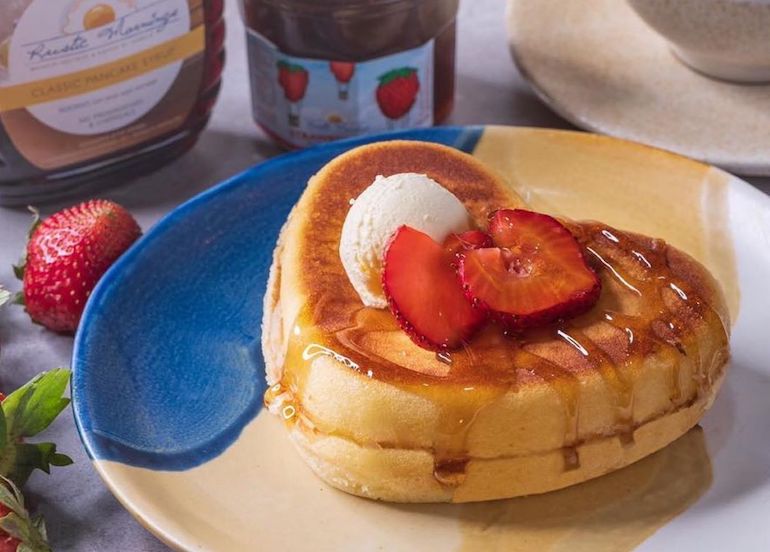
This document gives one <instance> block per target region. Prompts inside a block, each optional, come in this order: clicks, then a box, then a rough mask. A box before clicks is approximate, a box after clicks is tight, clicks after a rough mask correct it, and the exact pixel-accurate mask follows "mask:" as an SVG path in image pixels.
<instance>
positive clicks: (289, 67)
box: [276, 60, 307, 73]
mask: <svg viewBox="0 0 770 552" xmlns="http://www.w3.org/2000/svg"><path fill="white" fill-rule="evenodd" d="M276 65H277V66H278V69H279V70H281V71H288V72H289V73H307V69H305V68H304V67H302V66H301V65H297V64H296V63H289V62H288V61H285V60H281V61H279V62H278V63H276Z"/></svg>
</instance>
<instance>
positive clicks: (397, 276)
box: [382, 226, 486, 351]
mask: <svg viewBox="0 0 770 552" xmlns="http://www.w3.org/2000/svg"><path fill="white" fill-rule="evenodd" d="M382 287H383V289H384V290H385V296H386V297H387V298H388V304H389V305H390V310H391V312H392V313H393V315H394V316H395V317H396V320H398V323H399V325H400V326H401V328H402V329H403V330H404V331H405V332H406V333H407V334H408V335H409V337H410V338H411V339H412V341H414V342H415V343H416V344H417V345H419V346H420V347H423V348H425V349H430V350H434V351H436V350H442V349H452V348H455V347H459V346H460V345H462V343H463V342H464V341H467V340H468V339H469V338H470V337H471V336H472V335H473V333H474V332H475V331H476V330H477V329H478V328H479V327H480V326H481V324H483V323H484V321H485V320H486V313H485V312H484V311H482V310H480V309H476V308H474V307H473V305H472V304H471V303H470V301H468V299H467V298H466V297H465V295H464V293H463V290H462V287H461V286H460V284H459V283H458V281H457V276H456V274H455V271H454V269H453V268H452V267H451V266H450V263H449V259H448V256H447V252H446V251H445V250H444V248H443V247H442V246H441V245H440V244H438V243H436V242H435V241H433V239H432V238H431V237H430V236H428V235H427V234H423V233H422V232H420V231H418V230H415V229H414V228H410V227H409V226H401V227H400V228H399V229H398V230H396V232H395V233H394V234H393V236H392V237H391V238H390V241H389V242H388V244H387V246H386V247H385V259H384V267H383V272H382Z"/></svg>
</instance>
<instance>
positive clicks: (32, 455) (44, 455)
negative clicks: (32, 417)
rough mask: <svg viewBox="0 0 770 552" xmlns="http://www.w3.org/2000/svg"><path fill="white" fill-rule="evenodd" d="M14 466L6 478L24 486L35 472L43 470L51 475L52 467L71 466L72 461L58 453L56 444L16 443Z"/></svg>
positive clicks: (14, 445)
mask: <svg viewBox="0 0 770 552" xmlns="http://www.w3.org/2000/svg"><path fill="white" fill-rule="evenodd" d="M12 446H13V447H14V455H13V464H12V465H11V466H10V468H9V469H8V470H3V471H7V474H6V477H7V478H8V479H10V480H11V481H13V482H15V483H18V484H19V485H23V484H24V483H25V482H26V481H27V479H29V476H30V475H31V474H32V472H33V471H35V470H36V469H39V470H42V471H44V472H45V473H51V466H69V465H70V464H72V459H71V458H70V457H69V456H67V455H66V454H61V453H58V452H56V445H55V444H54V443H14V444H13V445H12Z"/></svg>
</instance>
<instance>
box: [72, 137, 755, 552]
mask: <svg viewBox="0 0 770 552" xmlns="http://www.w3.org/2000/svg"><path fill="white" fill-rule="evenodd" d="M394 137H397V138H406V139H418V140H428V141H433V142H439V143H443V144H447V145H450V146H452V147H455V148H458V149H461V150H463V151H466V152H468V153H470V154H472V155H474V156H475V157H477V158H479V159H480V160H481V161H482V162H484V163H486V164H488V165H489V166H491V167H492V168H493V169H496V170H497V171H499V172H500V173H501V174H502V175H503V176H504V177H506V179H507V180H508V181H509V182H510V184H511V186H513V187H514V188H515V189H516V190H517V191H518V192H519V193H520V194H521V195H522V196H523V197H525V198H526V199H527V201H528V202H529V203H530V205H531V206H532V207H533V208H534V209H538V210H542V211H547V212H551V213H554V214H559V215H564V216H570V217H575V218H596V219H600V220H604V221H605V222H607V223H609V224H612V225H615V226H618V227H621V228H625V229H629V230H636V231H640V232H645V233H647V234H651V235H657V236H660V237H663V238H665V239H667V240H668V241H670V242H671V243H673V244H674V245H677V246H679V247H681V248H683V249H684V250H686V251H688V252H690V253H691V254H692V255H694V256H695V257H697V258H698V259H700V260H701V261H702V262H704V263H705V264H706V265H707V266H709V267H710V268H711V269H712V271H713V272H714V274H715V275H716V276H717V277H718V278H719V279H720V281H722V282H723V285H724V287H725V290H726V293H727V296H728V299H729V302H730V303H731V308H732V312H733V313H734V315H735V318H736V319H735V325H734V336H733V349H734V363H733V364H734V366H733V369H732V373H731V374H730V376H729V377H728V380H727V383H726V385H725V388H724V389H723V391H722V393H721V395H720V397H719V399H718V400H717V402H716V404H715V406H714V407H713V409H712V411H711V412H710V413H709V415H708V416H707V418H706V420H705V421H704V424H703V426H704V431H699V430H694V431H692V432H690V433H689V434H688V435H686V436H685V437H683V438H682V439H680V440H679V441H677V442H676V443H674V444H672V445H671V446H669V447H667V448H666V449H664V450H663V451H661V452H659V453H656V454H655V455H653V456H651V457H649V458H647V459H645V460H643V461H641V462H639V463H637V464H635V465H633V466H631V467H629V468H627V469H624V470H621V471H620V472H616V473H613V474H611V475H609V476H605V477H603V478H600V479H598V480H595V481H592V482H589V483H586V484H584V485H580V486H577V487H574V488H571V489H567V490H565V491H560V492H556V493H551V494H549V495H545V496H541V497H532V498H524V499H515V500H509V501H498V502H494V503H488V504H474V505H462V506H452V505H423V506H403V505H401V506H399V505H388V504H383V503H376V502H371V501H367V500H363V499H358V498H355V497H351V496H348V495H345V494H343V493H340V492H338V491H335V490H332V489H329V488H327V487H325V486H324V485H323V484H322V483H321V482H320V481H318V480H316V479H315V478H314V476H313V475H312V474H311V473H310V471H309V470H308V469H307V468H306V467H305V465H304V464H303V463H302V462H301V461H300V460H299V458H298V457H297V455H296V454H295V452H294V451H293V450H292V449H291V447H290V446H289V444H288V439H287V438H286V436H285V435H284V433H283V428H282V427H281V426H280V423H279V422H278V421H277V420H274V419H272V417H271V416H270V415H269V414H268V413H267V412H265V411H263V410H262V408H261V405H262V395H263V393H264V390H265V384H264V363H263V359H262V354H261V349H260V344H259V341H260V325H261V318H262V297H263V294H264V290H265V285H266V281H267V274H268V270H269V265H270V261H271V256H272V251H273V247H274V245H275V241H276V238H277V236H278V232H279V230H280V228H281V226H282V224H283V222H284V221H285V219H286V216H287V214H288V213H289V210H290V209H291V207H292V206H293V205H294V203H295V202H296V201H297V199H298V198H299V196H300V195H301V193H302V191H303V189H304V187H305V183H306V182H307V180H308V178H309V177H310V176H311V175H312V174H314V173H315V172H316V171H317V170H318V169H319V168H320V167H321V166H323V165H324V164H325V163H326V162H328V161H329V160H331V159H332V158H333V157H335V156H336V155H338V154H340V153H342V152H343V151H345V150H347V149H350V148H351V147H354V146H356V145H359V144H363V143H367V142H371V141H376V140H379V139H384V138H377V137H375V138H367V139H360V140H353V141H345V142H338V143H332V144H328V145H325V146H322V147H318V148H313V149H309V150H305V151H302V152H298V153H293V154H289V155H285V156H282V157H279V158H276V159H274V160H271V161H269V162H266V163H263V164H261V165H259V166H257V167H255V168H253V169H250V170H248V171H246V172H244V173H242V174H240V175H238V176H236V177H234V178H233V179H231V180H229V181H227V182H225V183H223V184H221V185H220V186H218V187H216V188H214V189H212V190H210V191H208V192H206V193H204V194H202V195H200V196H198V197H196V198H194V199H192V200H190V201H189V202H187V203H185V204H184V205H182V206H181V207H179V208H178V209H176V210H175V211H173V212H172V213H171V214H169V215H168V216H166V217H165V218H164V219H163V220H162V221H161V222H159V223H158V224H157V225H156V226H155V227H153V228H152V229H151V230H150V231H149V232H147V234H146V235H145V236H144V237H143V238H142V239H141V240H140V241H139V242H138V243H137V244H136V245H135V246H134V247H133V248H132V249H131V250H130V251H129V252H128V253H127V254H126V255H124V256H123V257H122V258H121V259H120V260H119V262H118V263H116V265H115V266H114V267H113V268H112V269H111V270H110V271H109V272H108V273H107V274H106V275H105V277H104V278H103V279H102V281H101V282H100V284H99V285H98V287H97V289H96V290H95V292H94V294H93V297H92V298H91V300H90V301H89V304H88V307H87V309H86V313H85V315H84V317H83V321H82V323H81V327H80V330H79V332H78V335H77V337H76V342H75V351H74V358H73V368H74V375H73V382H72V394H73V406H74V411H75V418H76V421H77V425H78V428H79V431H80V434H81V437H82V440H83V443H84V445H85V447H86V450H87V451H88V453H89V455H90V457H91V458H92V460H93V462H94V465H95V467H96V469H97V471H98V472H99V473H100V475H101V476H102V477H103V479H104V481H105V482H106V484H107V485H108V486H109V487H110V489H111V490H112V491H113V492H114V493H115V495H116V496H117V497H118V499H119V500H121V501H122V502H123V504H124V505H125V506H126V507H127V508H128V509H129V510H130V511H131V512H132V513H133V514H134V515H135V516H136V517H137V518H138V519H139V520H140V521H141V522H142V523H143V524H144V525H145V526H146V527H147V528H148V529H149V530H151V531H152V532H153V533H155V534H156V535H157V536H158V537H159V538H161V539H162V540H164V541H165V542H167V543H168V544H170V545H171V546H173V547H175V548H178V549H183V550H254V549H263V548H268V547H269V546H280V549H281V550H297V549H306V548H307V547H308V543H309V542H312V543H313V546H312V548H313V549H324V550H325V549H328V550H341V549H350V550H370V549H371V550H379V549H398V550H411V549H413V550H426V549H434V550H435V549H442V550H446V549H450V550H451V549H461V548H463V547H466V548H469V549H478V548H483V547H489V546H498V547H499V546H502V547H503V548H504V549H506V550H509V549H510V550H518V549H522V550H526V549H533V548H534V549H540V548H549V547H551V548H558V547H560V546H567V545H569V546H578V545H583V546H590V547H591V549H593V550H597V549H599V550H600V549H603V548H607V549H613V550H616V549H617V546H615V545H616V544H617V543H618V542H621V541H622V546H621V548H624V547H625V548H631V547H634V546H637V545H640V544H641V546H642V547H643V548H648V549H650V550H652V549H656V548H659V547H661V546H673V543H677V546H679V547H680V548H684V549H688V548H692V549H693V550H695V549H698V550H704V549H712V548H713V549H714V550H716V549H724V547H725V546H727V545H730V546H732V547H735V546H738V547H739V548H740V546H739V545H738V544H736V543H737V540H736V539H738V540H741V544H743V545H744V548H746V547H748V548H755V549H757V548H763V547H767V546H770V530H769V529H767V528H766V524H758V518H757V517H756V516H757V514H756V513H752V514H751V515H749V514H748V513H749V512H760V511H761V510H762V508H761V507H760V505H761V504H763V503H764V504H766V503H767V501H768V500H770V483H769V482H768V477H770V474H768V472H767V469H766V466H767V465H770V449H769V448H768V447H767V443H768V442H770V430H769V429H768V428H767V425H766V424H765V423H764V420H767V419H768V416H770V406H769V405H768V403H767V401H765V400H764V398H765V397H767V396H768V395H770V349H768V348H767V347H766V346H763V343H762V341H761V340H760V339H758V336H759V331H760V330H759V329H761V328H766V327H768V325H769V324H770V318H769V317H768V312H770V308H768V307H770V305H768V301H767V299H766V294H765V289H764V286H765V285H766V282H767V281H770V258H769V257H768V254H767V250H768V245H770V244H768V236H770V200H768V198H767V197H766V196H764V195H763V194H761V193H759V192H757V191H756V190H754V189H753V188H751V187H750V186H749V185H748V184H746V183H744V182H743V181H741V180H739V179H737V178H735V177H732V176H730V175H728V174H726V173H724V172H722V171H719V170H717V169H714V168H711V167H709V166H706V165H702V164H699V163H696V162H693V161H690V160H687V159H685V158H682V157H678V156H675V155H672V154H668V153H665V152H662V151H660V150H655V149H651V148H648V147H644V146H640V145H636V144H633V143H630V142H624V141H620V140H615V139H611V138H606V137H598V136H594V135H590V134H583V133H573V132H562V131H550V130H536V129H521V128H511V127H463V128H435V129H426V130H415V131H408V132H402V133H398V134H392V135H389V136H388V137H387V138H394ZM726 520H730V523H729V525H730V527H731V531H730V532H729V534H728V533H726V532H725V531H724V529H719V527H724V524H725V521H726ZM608 527H611V528H612V531H607V528H608ZM749 527H751V528H752V529H751V530H749ZM688 535H697V538H696V539H692V538H689V537H688ZM311 539H312V540H311ZM538 539H539V540H538ZM613 546H615V547H614V548H613Z"/></svg>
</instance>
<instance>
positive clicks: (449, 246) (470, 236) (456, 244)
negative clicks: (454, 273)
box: [444, 230, 494, 259]
mask: <svg viewBox="0 0 770 552" xmlns="http://www.w3.org/2000/svg"><path fill="white" fill-rule="evenodd" d="M493 245H494V243H493V242H492V237H491V236H490V235H489V234H487V233H486V232H482V231H481V230H468V231H467V232H463V233H462V234H449V236H448V237H447V239H446V240H444V251H446V252H447V253H448V254H449V255H450V258H452V259H454V257H456V256H457V255H458V254H459V253H462V252H463V251H467V250H469V249H480V248H482V247H492V246H493Z"/></svg>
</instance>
